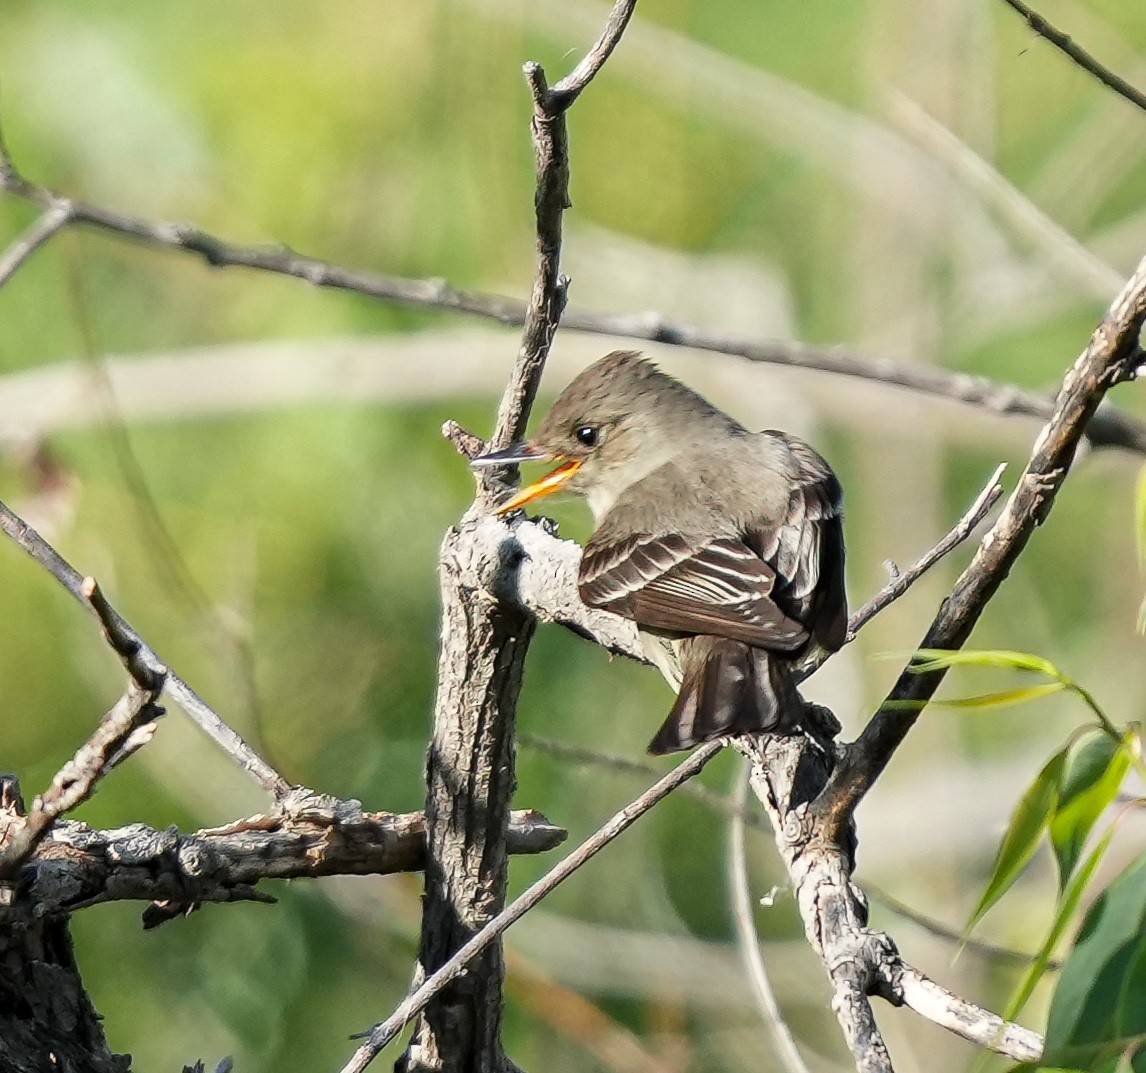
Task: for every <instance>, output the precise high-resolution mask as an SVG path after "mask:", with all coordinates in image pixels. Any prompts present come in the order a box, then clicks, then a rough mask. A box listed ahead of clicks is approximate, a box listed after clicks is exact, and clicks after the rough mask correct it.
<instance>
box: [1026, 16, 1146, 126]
mask: <svg viewBox="0 0 1146 1073" xmlns="http://www.w3.org/2000/svg"><path fill="white" fill-rule="evenodd" d="M1003 2H1004V3H1006V4H1009V5H1010V6H1011V7H1012V8H1014V9H1015V10H1016V11H1017V12H1018V13H1019V14H1020V15H1022V17H1023V18H1024V19H1026V20H1027V25H1028V26H1030V28H1031V29H1032V30H1034V32H1035V33H1036V34H1038V35H1039V37H1043V38H1046V40H1047V41H1049V42H1050V43H1051V44H1052V45H1054V47H1055V48H1057V49H1058V50H1059V51H1060V52H1063V53H1064V54H1065V55H1067V56H1069V57H1070V58H1071V59H1072V60H1073V61H1074V62H1075V63H1076V64H1078V66H1079V67H1081V68H1082V69H1083V70H1084V71H1086V73H1087V74H1090V75H1093V76H1094V77H1095V78H1097V79H1098V81H1099V82H1101V83H1102V84H1103V85H1104V86H1106V87H1107V88H1108V89H1112V90H1114V92H1115V93H1117V94H1118V95H1119V96H1120V97H1124V98H1125V99H1126V100H1128V101H1129V102H1130V103H1131V104H1133V105H1136V106H1137V107H1139V108H1141V109H1142V110H1143V111H1146V93H1143V92H1142V91H1141V90H1139V89H1135V88H1134V87H1133V86H1132V85H1131V84H1130V83H1129V82H1127V81H1126V79H1125V78H1121V77H1120V76H1118V75H1116V74H1115V73H1114V72H1113V71H1112V70H1110V68H1109V67H1106V66H1104V65H1103V64H1101V63H1099V62H1098V60H1096V59H1095V58H1094V57H1093V56H1092V55H1091V54H1090V53H1089V52H1087V51H1086V49H1084V48H1083V47H1082V46H1081V45H1077V44H1075V42H1074V41H1073V39H1072V38H1071V37H1070V35H1069V34H1065V33H1063V32H1062V30H1059V29H1056V28H1055V27H1054V26H1052V25H1051V24H1050V23H1049V22H1047V20H1046V19H1044V18H1043V17H1042V15H1040V14H1039V13H1038V12H1037V11H1035V10H1034V8H1032V7H1030V6H1029V5H1028V4H1026V3H1024V0H1003Z"/></svg>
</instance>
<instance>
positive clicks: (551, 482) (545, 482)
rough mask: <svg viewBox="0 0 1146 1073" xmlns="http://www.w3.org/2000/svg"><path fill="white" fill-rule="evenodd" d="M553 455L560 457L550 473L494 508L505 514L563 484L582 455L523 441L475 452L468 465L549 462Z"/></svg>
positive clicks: (577, 466)
mask: <svg viewBox="0 0 1146 1073" xmlns="http://www.w3.org/2000/svg"><path fill="white" fill-rule="evenodd" d="M555 458H557V459H560V460H561V465H559V466H558V467H557V468H556V469H555V470H553V471H552V472H551V473H547V474H546V475H545V476H544V477H542V478H541V480H539V481H536V482H534V483H533V484H531V485H528V486H527V487H525V488H522V489H521V490H520V491H519V492H518V493H517V494H516V495H514V496H511V497H510V498H509V499H507V500H506V501H505V502H504V503H502V505H501V506H500V507H498V508H497V513H498V514H508V513H509V512H510V511H511V510H517V509H519V508H520V507H524V506H525V504H526V503H532V502H533V500H535V499H540V498H541V497H542V496H547V495H550V494H552V493H553V492H556V491H557V490H558V489H559V488H561V487H563V486H564V485H565V484H566V482H567V481H568V480H569V479H570V478H571V477H572V476H573V474H575V473H576V472H577V471H578V470H579V469H580V468H581V463H582V461H583V459H580V458H562V457H561V456H560V455H554V454H553V452H552V451H544V450H542V449H541V448H539V447H534V446H533V445H532V444H531V443H529V442H528V441H525V442H522V443H515V444H512V445H511V446H509V447H507V448H505V450H504V451H490V452H489V453H488V454H484V455H478V457H477V458H475V459H473V460H472V461H471V462H470V466H471V467H473V468H474V469H481V468H483V467H485V466H508V465H515V464H516V463H518V462H550V461H553V460H554V459H555Z"/></svg>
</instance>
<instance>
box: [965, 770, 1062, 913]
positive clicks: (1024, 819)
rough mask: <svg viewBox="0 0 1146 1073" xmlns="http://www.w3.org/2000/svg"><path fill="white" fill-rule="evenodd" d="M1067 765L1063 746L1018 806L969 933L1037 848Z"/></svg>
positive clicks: (1012, 881)
mask: <svg viewBox="0 0 1146 1073" xmlns="http://www.w3.org/2000/svg"><path fill="white" fill-rule="evenodd" d="M1065 767H1066V749H1060V750H1059V751H1058V752H1057V753H1055V754H1054V756H1052V757H1051V758H1050V760H1048V761H1047V763H1046V766H1045V767H1044V768H1043V769H1042V771H1040V772H1039V773H1038V776H1037V777H1036V778H1035V781H1034V782H1032V783H1031V785H1030V786H1029V787H1028V788H1027V792H1026V793H1025V794H1023V796H1022V799H1021V800H1020V801H1019V803H1018V805H1017V806H1016V807H1015V811H1014V814H1013V815H1012V816H1011V822H1010V824H1009V826H1008V827H1007V833H1006V834H1005V835H1004V836H1003V841H1002V842H1001V843H1000V845H999V852H998V853H997V854H996V856H995V867H994V869H993V871H992V873H991V878H990V880H989V881H988V883H987V888H986V890H984V891H983V896H982V897H981V898H980V899H979V904H978V905H977V906H975V912H974V913H972V914H971V919H970V921H968V923H967V934H970V933H971V931H972V930H973V929H974V927H975V925H976V924H978V923H979V921H980V920H982V919H983V915H984V914H985V913H986V912H987V910H988V909H990V908H991V906H993V905H994V904H995V903H996V902H997V901H998V900H999V899H1000V898H1001V897H1002V896H1003V895H1004V894H1005V893H1006V892H1007V891H1008V890H1009V889H1010V888H1011V885H1012V884H1013V883H1014V882H1015V880H1016V879H1018V878H1019V874H1020V873H1021V872H1022V870H1023V869H1024V868H1025V867H1026V866H1027V863H1028V862H1029V861H1030V859H1031V858H1032V857H1033V856H1034V853H1035V850H1036V849H1037V848H1038V844H1039V839H1040V838H1041V837H1042V833H1043V830H1044V829H1045V828H1046V825H1047V823H1048V822H1049V821H1050V817H1051V816H1052V815H1053V813H1054V809H1055V805H1056V804H1057V803H1058V788H1059V780H1060V779H1061V778H1062V773H1063V769H1064V768H1065Z"/></svg>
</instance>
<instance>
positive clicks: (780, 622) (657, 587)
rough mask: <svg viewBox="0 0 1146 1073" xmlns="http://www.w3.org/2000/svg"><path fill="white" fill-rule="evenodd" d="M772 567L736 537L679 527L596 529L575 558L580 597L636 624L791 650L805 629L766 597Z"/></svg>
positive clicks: (773, 579)
mask: <svg viewBox="0 0 1146 1073" xmlns="http://www.w3.org/2000/svg"><path fill="white" fill-rule="evenodd" d="M775 583H776V571H775V570H774V569H773V568H772V566H771V565H770V564H769V563H766V562H765V561H764V560H763V559H762V558H761V557H760V555H758V554H757V553H756V552H755V551H754V550H753V549H752V548H751V547H749V546H748V545H747V544H746V543H744V542H743V541H742V540H738V539H735V538H729V537H724V538H719V539H714V540H707V541H701V540H695V539H690V538H688V537H685V536H682V535H681V534H679V533H667V534H663V535H660V536H653V535H650V534H648V533H635V534H631V535H628V536H625V537H622V538H619V539H610V538H609V537H607V536H606V537H605V538H604V539H598V537H594V538H593V539H592V540H590V541H589V544H588V546H587V547H586V548H585V554H584V555H583V556H582V558H581V571H580V578H579V586H578V587H579V590H580V593H581V599H583V600H584V601H585V602H586V603H587V604H589V605H591V606H593V607H603V608H606V609H608V610H610V611H614V612H616V613H617V614H620V615H624V616H625V617H627V618H631V619H633V620H635V621H636V622H637V623H639V624H640V625H642V626H649V627H653V628H656V629H662V630H672V631H678V632H680V633H688V634H712V635H715V636H717V637H727V638H730V639H732V640H735V641H744V642H745V643H747V644H750V645H756V646H758V647H760V648H769V649H777V650H780V651H785V652H793V651H796V650H798V649H800V648H802V647H803V646H804V645H805V644H806V643H807V641H808V631H807V630H806V629H805V628H804V627H803V626H801V625H800V623H799V622H797V621H795V620H794V619H792V618H789V617H788V616H787V615H786V614H784V612H783V611H781V610H780V608H779V607H778V606H777V605H776V604H775V602H774V601H773V599H772V590H773V587H774V586H775Z"/></svg>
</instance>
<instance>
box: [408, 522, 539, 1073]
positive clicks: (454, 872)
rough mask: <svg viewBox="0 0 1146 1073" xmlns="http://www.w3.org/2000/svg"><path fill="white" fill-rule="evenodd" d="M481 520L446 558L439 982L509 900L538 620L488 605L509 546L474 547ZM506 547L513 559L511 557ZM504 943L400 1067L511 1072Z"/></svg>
mask: <svg viewBox="0 0 1146 1073" xmlns="http://www.w3.org/2000/svg"><path fill="white" fill-rule="evenodd" d="M481 525H482V519H481V517H480V515H479V514H478V513H477V512H476V511H471V512H470V514H468V515H467V516H466V517H465V518H463V519H462V521H461V523H460V524H459V525H458V526H457V527H456V528H454V529H451V530H450V531H449V532H448V533H447V534H446V539H445V541H444V542H443V544H442V555H441V565H440V574H441V589H442V646H441V652H440V654H439V658H438V692H437V698H436V700H435V704H434V736H433V741H432V743H431V745H430V753H429V759H428V770H427V784H428V796H427V799H426V827H427V841H428V845H427V861H426V904H425V906H424V908H423V922H422V946H421V953H420V957H419V970H418V971H419V975H420V976H424V975H425V974H428V973H431V972H433V971H434V970H435V969H437V968H438V967H439V966H440V965H442V964H443V963H444V962H445V961H446V960H447V959H448V957H449V956H450V954H452V953H453V952H454V951H455V950H457V949H458V948H459V947H460V946H462V945H463V944H464V943H465V942H466V941H467V940H468V939H470V938H471V937H472V936H473V935H474V934H476V933H477V932H478V931H479V930H480V929H481V928H482V927H483V926H484V925H485V924H487V923H488V922H489V921H490V920H492V919H493V917H494V916H496V915H497V913H498V911H499V910H500V909H501V907H502V905H503V904H504V902H505V889H506V877H507V857H506V842H505V829H506V824H507V821H508V818H509V802H510V799H511V797H512V796H513V790H514V774H513V770H514V767H513V765H514V745H513V729H514V720H515V716H516V711H517V698H518V694H519V693H520V691H521V676H522V669H523V667H524V663H525V653H526V650H527V649H528V647H529V642H530V640H531V639H532V637H533V631H534V628H535V623H536V620H535V619H534V618H533V616H532V615H529V614H527V613H525V612H524V611H522V610H519V609H516V608H513V607H506V606H501V605H499V604H498V603H496V602H495V601H494V600H493V599H492V597H491V596H490V595H489V593H490V592H491V590H492V589H493V588H494V584H493V582H494V579H495V578H496V577H497V576H498V575H499V574H500V573H501V572H502V571H503V569H504V566H505V564H504V562H503V557H504V556H505V555H512V554H514V553H513V551H512V547H511V546H509V545H501V544H499V545H496V546H494V547H492V548H491V547H490V546H489V545H488V544H484V543H483V542H482V541H479V540H477V539H475V530H476V529H477V527H479V526H481ZM503 548H505V549H506V550H504V551H503ZM504 976H505V965H504V961H503V957H502V951H501V946H500V944H493V945H492V946H490V947H489V948H488V949H487V950H485V951H484V952H483V953H482V954H481V955H479V956H478V957H476V958H475V959H474V960H473V962H472V963H471V964H470V966H469V968H468V971H467V972H466V974H465V975H464V976H462V977H461V978H460V979H458V980H456V981H454V982H453V983H452V984H450V985H449V986H448V987H447V988H445V990H444V991H443V992H442V993H441V994H440V995H439V996H437V997H436V998H435V999H434V1000H433V1001H432V1002H431V1003H430V1004H429V1005H428V1006H427V1007H426V1009H425V1011H424V1013H423V1014H422V1016H421V1017H420V1018H419V1020H418V1024H417V1027H416V1029H415V1031H414V1038H413V1039H412V1040H411V1043H410V1046H409V1048H408V1050H407V1052H406V1054H405V1055H404V1056H403V1058H402V1059H401V1060H400V1061H399V1062H398V1063H397V1068H398V1069H400V1070H402V1071H404V1073H415V1071H417V1073H422V1071H426V1073H428V1071H431V1070H433V1071H435V1073H462V1071H463V1070H464V1071H477V1070H481V1071H483V1073H500V1071H502V1070H512V1069H513V1068H514V1067H513V1066H512V1064H511V1063H509V1061H508V1060H507V1059H506V1058H505V1055H504V1053H503V1052H502V1047H501V1013H502V981H503V979H504Z"/></svg>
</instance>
